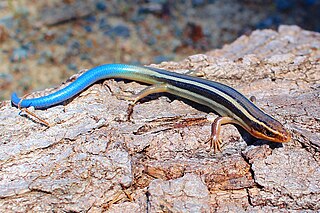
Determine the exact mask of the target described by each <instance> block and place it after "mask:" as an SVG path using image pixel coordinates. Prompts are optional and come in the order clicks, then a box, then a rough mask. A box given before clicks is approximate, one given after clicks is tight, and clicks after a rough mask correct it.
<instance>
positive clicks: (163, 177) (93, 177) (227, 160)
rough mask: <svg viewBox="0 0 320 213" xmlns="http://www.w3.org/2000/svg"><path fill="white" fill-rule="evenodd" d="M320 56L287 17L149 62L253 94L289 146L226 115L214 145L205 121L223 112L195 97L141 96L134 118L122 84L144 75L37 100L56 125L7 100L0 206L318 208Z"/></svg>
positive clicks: (315, 41)
mask: <svg viewBox="0 0 320 213" xmlns="http://www.w3.org/2000/svg"><path fill="white" fill-rule="evenodd" d="M319 61H320V34H318V33H315V32H308V31H304V30H302V29H300V28H298V27H296V26H281V27H280V28H279V29H278V31H272V30H262V31H255V32H253V33H252V34H251V35H250V36H242V37H240V38H239V39H238V40H236V41H235V42H233V43H232V44H230V45H226V46H224V47H223V48H222V49H220V50H214V51H212V52H209V53H207V54H203V55H194V56H190V57H188V58H187V59H185V60H184V61H181V62H166V63H162V64H160V65H153V66H155V67H159V68H165V69H168V70H172V71H175V72H185V71H187V70H200V71H202V72H204V73H205V77H206V78H208V79H211V80H217V81H220V82H223V83H226V84H228V85H231V86H233V87H235V88H237V89H238V90H240V91H241V92H242V93H243V94H245V95H246V96H247V97H250V96H252V95H254V96H256V98H257V105H258V106H260V107H261V108H263V109H264V110H265V111H266V112H267V113H268V114H271V115H273V116H274V117H275V118H277V119H278V120H279V121H280V122H282V123H284V124H285V126H286V127H287V128H288V129H289V130H290V131H291V132H292V140H291V142H289V143H286V144H283V145H281V144H275V143H270V142H266V141H262V140H253V139H252V138H249V137H247V136H246V134H243V136H241V135H240V134H239V131H238V130H237V129H236V128H235V127H234V126H232V125H226V126H224V127H223V135H222V138H223V148H222V152H221V153H217V154H214V153H210V152H209V151H208V144H206V143H204V141H205V140H206V138H207V137H208V136H209V134H210V127H211V125H210V121H208V120H211V119H212V118H214V117H215V116H216V115H215V114H209V116H208V113H207V112H208V109H206V108H203V107H202V106H199V105H197V104H194V103H191V102H189V101H186V100H183V99H180V98H177V97H174V96H169V95H168V96H166V95H165V96H163V95H153V96H150V98H147V99H144V100H142V102H141V103H139V104H138V105H136V106H135V108H134V111H133V114H132V119H131V121H128V120H127V108H128V102H126V101H123V100H118V99H117V98H116V96H115V94H118V93H120V94H131V93H137V92H138V91H140V90H141V89H143V88H144V87H145V85H143V84H139V83H136V82H130V81H125V82H124V81H121V80H117V81H115V80H112V79H111V80H105V81H104V82H103V83H102V82H100V83H97V84H94V85H93V86H91V87H90V88H88V89H87V90H86V91H84V92H82V93H81V94H80V95H79V96H77V97H76V98H74V99H73V100H71V101H69V102H68V103H66V104H65V105H64V106H62V105H60V106H56V107H52V108H49V109H47V110H37V111H35V113H36V114H37V115H38V116H40V117H42V118H43V119H45V120H46V121H48V122H49V123H51V124H54V125H53V126H52V127H50V128H47V127H45V126H43V125H41V124H40V123H39V122H37V120H36V119H34V118H32V117H30V116H29V115H26V114H24V113H21V115H19V109H17V108H15V107H12V106H11V104H10V102H9V101H6V102H3V103H2V104H1V108H0V146H1V147H0V197H1V199H0V209H1V211H6V212H27V211H35V212H46V211H52V210H53V211H58V212H101V211H107V212H215V211H217V212H230V211H237V212H241V211H247V212H261V211H263V212H274V211H284V212H286V211H289V212H296V211H301V210H304V211H306V212H308V211H310V212H311V211H316V210H318V211H319V210H320V156H319V150H320V112H319V111H320V110H319V109H320V95H319V94H320V63H319ZM74 77H75V76H74ZM74 77H73V78H71V79H70V81H72V80H74ZM67 83H69V82H67ZM67 83H66V84H67ZM61 87H62V86H61ZM59 88H60V87H59ZM59 88H55V89H48V90H45V91H42V92H37V93H33V94H31V95H30V96H29V97H36V96H40V95H45V94H49V93H50V92H52V91H54V90H57V89H59ZM244 139H247V140H246V141H247V142H245V140H244Z"/></svg>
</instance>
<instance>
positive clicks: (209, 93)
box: [11, 64, 291, 150]
mask: <svg viewBox="0 0 320 213" xmlns="http://www.w3.org/2000/svg"><path fill="white" fill-rule="evenodd" d="M106 78H122V79H129V80H134V81H138V82H144V83H147V84H151V86H149V87H147V88H146V89H144V90H142V91H141V92H140V93H138V94H137V95H135V96H133V97H132V98H128V99H130V100H132V101H133V103H136V102H137V101H138V100H140V99H141V98H143V97H145V96H147V95H149V94H153V93H160V92H167V93H171V94H174V95H176V96H180V97H182V98H186V99H189V100H191V101H194V102H197V103H199V104H203V105H205V106H207V107H209V108H211V109H212V110H214V111H215V112H216V113H217V114H219V115H220V117H217V118H216V119H215V121H214V123H213V124H212V130H211V136H210V138H209V141H210V144H211V147H212V146H213V148H214V149H215V150H216V149H218V150H220V143H221V140H220V136H219V135H220V129H221V125H223V124H227V123H231V124H236V125H239V126H241V127H242V128H243V129H245V130H246V131H248V132H249V133H250V134H251V135H253V136H254V137H256V138H259V139H265V140H268V141H272V142H280V143H284V142H288V141H289V140H290V139H291V136H290V133H289V131H287V130H286V129H285V128H284V126H283V125H282V124H281V123H280V122H278V121H277V120H275V119H274V118H272V117H271V116H269V115H267V114H265V113H264V112H263V111H262V110H261V109H259V108H258V107H257V106H256V105H254V103H253V102H251V101H250V100H249V99H247V98H246V97H245V96H244V95H242V94H241V93H239V92H238V91H237V90H235V89H233V88H231V87H229V86H227V85H224V84H221V83H218V82H214V81H209V80H206V79H203V78H199V77H194V76H190V75H184V74H178V73H174V72H169V71H166V70H162V69H157V68H151V67H140V66H133V65H126V64H105V65H101V66H98V67H95V68H92V69H90V70H88V71H87V72H85V73H84V74H82V75H81V76H80V77H79V78H78V79H76V80H75V81H74V82H72V83H71V84H69V85H68V86H66V87H65V88H63V89H61V90H59V91H56V92H54V93H52V94H49V95H47V96H44V97H39V98H33V99H20V98H19V97H18V96H17V94H16V93H13V94H12V96H11V101H12V103H13V104H14V105H15V106H19V107H20V108H27V107H31V106H33V107H34V108H36V109H46V108H49V107H51V106H54V105H57V104H60V103H62V102H64V101H66V100H68V99H69V98H71V97H73V96H75V95H77V94H78V93H80V92H81V91H83V90H84V89H85V88H87V87H89V86H90V85H91V84H93V83H95V82H96V81H99V80H101V79H106Z"/></svg>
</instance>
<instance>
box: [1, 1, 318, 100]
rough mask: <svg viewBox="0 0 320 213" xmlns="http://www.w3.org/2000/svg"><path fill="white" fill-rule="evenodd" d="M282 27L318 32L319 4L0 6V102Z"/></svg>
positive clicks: (74, 3) (47, 3)
mask: <svg viewBox="0 0 320 213" xmlns="http://www.w3.org/2000/svg"><path fill="white" fill-rule="evenodd" d="M281 24H287V25H298V26H300V27H302V28H303V29H307V30H311V31H317V32H319V31H320V0H238V1H236V0H186V1H183V0H177V1H174V0H149V1H143V0H141V1H139V0H136V1H126V0H122V1H116V0H108V1H107V0H47V1H40V0H0V100H5V99H9V98H10V94H11V92H12V91H16V92H18V94H20V95H23V94H26V93H29V92H31V91H34V90H41V89H44V88H48V87H52V86H54V85H59V84H60V83H61V82H63V81H65V80H66V79H67V78H68V77H70V76H71V75H72V74H74V73H76V72H78V71H79V70H81V69H88V68H91V67H94V66H97V65H99V64H105V63H128V64H142V65H143V64H150V63H161V62H162V61H171V60H173V61H179V60H182V59H184V58H185V57H186V56H189V55H192V54H197V53H205V52H206V51H209V50H212V49H214V48H221V47H222V46H223V45H224V44H226V43H230V42H232V41H234V40H235V39H236V38H238V37H239V36H241V35H249V34H250V33H251V32H252V31H253V30H256V29H275V30H276V29H277V27H278V26H279V25H281Z"/></svg>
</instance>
